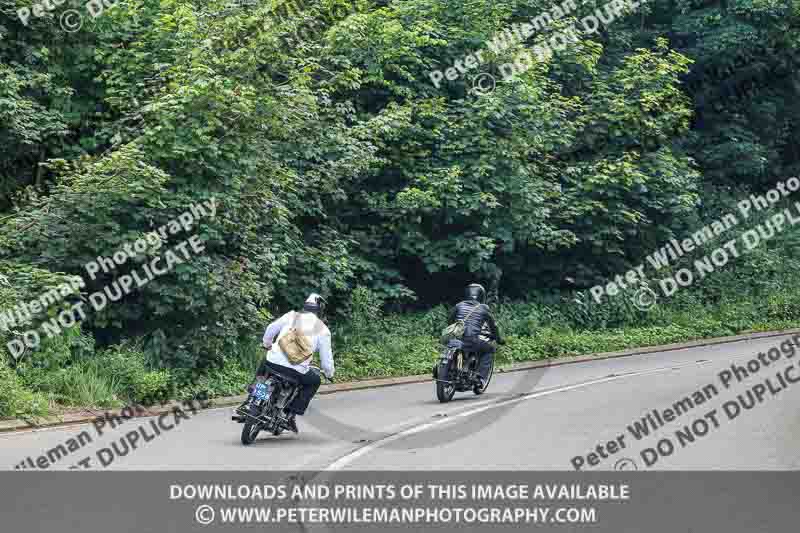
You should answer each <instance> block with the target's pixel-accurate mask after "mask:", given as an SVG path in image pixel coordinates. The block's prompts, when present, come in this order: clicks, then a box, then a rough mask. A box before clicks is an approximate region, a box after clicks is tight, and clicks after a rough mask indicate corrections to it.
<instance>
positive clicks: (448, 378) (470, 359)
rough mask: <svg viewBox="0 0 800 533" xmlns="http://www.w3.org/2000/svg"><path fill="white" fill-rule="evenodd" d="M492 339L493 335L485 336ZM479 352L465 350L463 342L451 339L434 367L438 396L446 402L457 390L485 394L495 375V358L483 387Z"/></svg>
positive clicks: (441, 400)
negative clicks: (479, 370)
mask: <svg viewBox="0 0 800 533" xmlns="http://www.w3.org/2000/svg"><path fill="white" fill-rule="evenodd" d="M482 337H483V338H485V339H486V340H491V337H484V336H482ZM478 360H479V358H478V353H477V352H470V351H465V350H464V347H463V342H461V341H460V340H451V341H450V342H448V343H447V346H445V347H444V348H443V349H442V353H441V355H440V356H439V362H438V364H436V365H435V366H434V367H433V379H434V381H435V382H436V397H437V398H438V399H439V401H440V402H442V403H446V402H449V401H450V400H452V399H453V396H454V395H455V393H456V391H458V392H465V391H468V390H472V392H474V393H475V394H483V393H484V392H485V391H486V389H487V388H489V382H490V381H491V380H492V375H494V359H492V365H491V367H490V368H489V375H488V376H487V378H486V382H485V383H484V384H483V387H481V385H480V381H479V379H478V378H479V375H478Z"/></svg>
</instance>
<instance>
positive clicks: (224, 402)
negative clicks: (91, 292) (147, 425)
mask: <svg viewBox="0 0 800 533" xmlns="http://www.w3.org/2000/svg"><path fill="white" fill-rule="evenodd" d="M793 333H800V328H792V329H785V330H780V331H764V332H755V333H744V334H739V335H732V336H728V337H715V338H711V339H702V340H697V341H688V342H681V343H673V344H665V345H661V346H647V347H641V348H631V349H628V350H621V351H616V352H603V353H598V354H588V355H579V356H571V357H557V358H553V359H543V360H538V361H525V362H521V363H514V364H511V365H506V366H504V367H501V368H498V370H497V372H498V373H508V372H521V371H524V370H533V369H536V368H545V367H551V366H562V365H569V364H577V363H586V362H590V361H602V360H604V359H614V358H618V357H630V356H634V355H647V354H651V353H660V352H671V351H675V350H683V349H686V348H700V347H703V346H714V345H717V344H728V343H732V342H743V341H751V340H757V339H763V338H770V337H781V336H784V335H791V334H793ZM431 380H432V378H431V375H430V374H422V375H416V376H402V377H393V378H378V379H366V380H362V381H350V382H346V383H334V384H331V385H322V386H321V387H320V389H319V391H318V393H317V394H322V395H324V394H334V393H337V392H348V391H356V390H365V389H376V388H381V387H393V386H397V385H410V384H414V383H424V382H427V381H431ZM245 399H247V395H246V394H243V395H239V396H227V397H223V398H212V399H210V400H208V403H209V407H208V409H219V408H225V407H230V406H232V405H237V404H239V403H241V402H243V401H244V400H245ZM180 405H182V404H181V402H178V401H173V402H168V403H165V404H164V405H158V406H152V407H150V408H147V409H145V412H144V414H142V415H141V416H134V417H133V418H144V417H148V416H154V415H158V414H161V413H166V412H169V411H170V410H171V409H172V407H174V406H180ZM121 411H122V410H121V409H120V410H119V411H114V412H112V411H108V413H109V414H110V415H114V414H117V415H120V413H121ZM105 412H106V411H101V410H91V409H81V410H79V411H74V412H67V413H65V414H63V415H62V416H60V417H57V418H49V419H45V421H44V422H42V423H39V424H35V425H34V424H31V423H29V422H26V421H24V420H0V433H8V432H12V431H32V430H36V429H41V428H50V427H58V426H73V425H79V424H88V423H91V422H92V420H94V419H95V418H97V417H98V416H102V415H103V414H104V413H105Z"/></svg>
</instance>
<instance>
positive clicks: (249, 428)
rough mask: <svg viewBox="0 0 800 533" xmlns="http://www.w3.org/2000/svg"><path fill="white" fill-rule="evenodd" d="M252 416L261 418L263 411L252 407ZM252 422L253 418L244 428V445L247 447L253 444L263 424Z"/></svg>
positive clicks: (248, 420) (249, 419)
mask: <svg viewBox="0 0 800 533" xmlns="http://www.w3.org/2000/svg"><path fill="white" fill-rule="evenodd" d="M250 414H251V415H252V416H259V415H260V414H261V409H259V408H258V407H256V406H255V405H252V406H250ZM251 420H252V419H251V418H248V419H247V422H245V423H244V426H243V427H242V444H244V445H245V446H247V445H249V444H253V443H254V442H255V441H256V437H258V434H259V432H261V422H252V421H251Z"/></svg>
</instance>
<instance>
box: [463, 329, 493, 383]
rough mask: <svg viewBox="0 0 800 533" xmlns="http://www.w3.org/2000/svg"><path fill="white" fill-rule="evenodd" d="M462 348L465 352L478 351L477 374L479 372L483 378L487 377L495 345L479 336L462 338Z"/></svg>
mask: <svg viewBox="0 0 800 533" xmlns="http://www.w3.org/2000/svg"><path fill="white" fill-rule="evenodd" d="M464 350H465V351H467V352H478V354H479V357H478V374H480V376H481V377H482V378H483V379H486V378H488V377H489V369H490V368H491V366H492V360H493V359H494V352H495V351H496V350H497V347H496V346H495V345H494V344H492V343H491V342H488V341H485V340H483V339H480V338H476V339H464Z"/></svg>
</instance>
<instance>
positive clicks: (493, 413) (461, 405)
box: [0, 337, 800, 471]
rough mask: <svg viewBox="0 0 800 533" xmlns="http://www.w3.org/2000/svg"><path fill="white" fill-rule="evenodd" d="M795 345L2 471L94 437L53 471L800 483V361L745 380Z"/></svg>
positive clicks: (723, 352) (389, 393)
mask: <svg viewBox="0 0 800 533" xmlns="http://www.w3.org/2000/svg"><path fill="white" fill-rule="evenodd" d="M786 339H788V337H773V338H766V339H758V340H751V341H744V342H736V343H727V344H721V345H715V346H709V347H703V348H687V349H682V350H675V351H669V352H657V353H652V354H647V355H638V356H631V357H622V358H616V359H607V360H602V361H591V362H585V363H579V364H569V365H563V366H558V367H552V368H549V369H537V370H533V371H523V372H511V373H505V374H496V375H495V377H494V379H493V380H492V383H491V385H490V387H489V390H488V391H487V393H486V394H484V395H482V396H475V395H473V394H472V393H471V392H470V393H457V394H456V397H455V399H454V400H453V401H452V402H450V403H449V404H440V403H439V402H438V401H437V400H436V398H435V393H434V385H433V382H430V383H421V384H413V385H403V386H395V387H387V388H380V389H372V390H361V391H354V392H342V393H336V394H330V395H324V396H318V397H317V398H315V400H314V402H313V403H312V407H311V409H310V410H309V413H308V414H307V415H306V416H305V417H303V418H300V419H299V426H300V434H299V435H293V434H286V435H282V436H280V437H271V436H268V435H262V436H260V437H259V440H258V441H257V442H256V443H255V444H253V445H251V446H248V447H245V446H242V445H241V443H240V441H239V435H240V431H241V427H242V426H241V425H240V424H237V423H235V422H233V421H231V420H230V414H231V410H232V409H231V408H220V409H212V410H207V411H199V412H197V413H196V414H192V413H188V414H187V416H186V417H184V418H180V419H179V420H177V421H176V420H173V416H172V415H170V416H169V417H167V418H164V419H162V423H163V424H164V425H165V426H168V427H172V426H173V425H174V423H175V422H178V424H177V425H175V426H174V427H172V428H171V429H169V430H164V431H162V432H161V434H160V435H157V436H154V433H155V432H154V430H153V429H152V427H153V425H156V419H147V418H135V419H131V420H128V421H126V422H125V423H124V424H121V425H119V426H117V428H116V429H113V430H112V429H111V428H110V426H109V425H108V424H107V425H106V427H104V428H102V430H103V433H102V434H98V433H99V432H98V430H97V429H96V428H95V427H93V426H92V425H84V426H71V427H65V428H53V429H44V430H38V431H33V432H22V433H12V434H2V435H0V464H3V465H4V466H5V468H7V469H13V468H14V467H15V465H17V464H19V463H20V462H21V461H23V460H24V459H25V458H26V457H31V460H32V461H33V462H34V463H36V461H37V459H38V458H39V457H40V456H45V457H46V456H47V454H48V451H49V450H53V449H54V448H56V447H57V446H58V445H59V444H64V449H67V448H68V447H69V444H70V439H77V438H78V435H79V434H81V435H82V439H83V440H82V442H80V443H79V442H78V440H74V441H72V450H71V451H70V450H67V451H68V454H66V455H64V456H62V457H58V455H57V454H56V455H55V456H53V455H52V454H51V459H48V460H46V461H43V462H46V463H47V468H49V469H53V470H63V469H67V468H69V467H70V466H78V467H79V468H83V467H84V466H86V465H88V466H89V468H91V469H93V470H103V469H127V470H166V469H169V470H258V469H264V470H300V469H308V470H317V469H332V470H337V469H359V470H360V469H394V470H431V469H441V470H497V469H508V470H520V469H527V470H574V467H575V465H579V466H580V468H581V470H582V471H598V470H612V469H620V470H626V469H634V468H636V469H639V470H648V469H649V470H717V469H719V470H730V469H737V470H738V469H745V470H772V469H776V470H791V469H797V468H798V467H800V448H798V446H796V444H795V443H796V442H797V438H798V436H800V415H798V410H797V409H796V406H797V405H798V400H800V364H798V362H800V355H798V356H796V357H787V355H788V353H789V351H790V347H789V345H788V344H785V345H784V350H785V351H786V353H784V352H780V353H778V354H776V352H773V355H779V358H778V360H777V361H772V360H771V359H770V358H769V356H768V355H764V356H762V357H763V359H764V361H766V363H767V364H765V363H764V362H759V363H758V366H759V368H758V369H757V370H755V371H752V369H754V368H755V366H754V365H753V363H751V371H749V375H748V377H743V376H741V381H739V380H738V379H737V378H736V377H735V376H734V375H733V371H732V370H731V365H733V364H735V365H740V366H742V367H744V368H746V367H747V364H748V361H750V360H751V359H754V358H756V357H757V356H758V353H759V352H760V351H761V352H765V353H766V352H767V351H768V350H769V349H770V348H771V347H773V346H775V347H777V346H779V345H780V343H781V341H784V340H786ZM793 349H796V350H797V351H798V353H799V354H800V347H796V348H793ZM726 371H727V372H728V374H724V372H726ZM721 373H723V374H722V375H721ZM779 375H780V377H779ZM727 377H730V380H729V382H728V383H727V387H726V386H725V384H724V383H723V382H724V381H725V379H723V378H727ZM768 378H769V382H768V381H767V379H768ZM791 380H798V381H799V383H797V384H794V383H792V381H791ZM748 391H750V392H749V393H748ZM756 393H758V394H756ZM748 394H749V396H748ZM740 395H741V400H739V399H738V397H739V396H740ZM687 397H688V398H689V403H687V402H686V400H684V398H687ZM751 398H752V399H753V400H754V402H750V401H749V400H750V399H751ZM676 403H677V404H679V405H676ZM751 403H754V405H753V406H752V407H751V408H744V407H742V405H743V404H744V405H745V406H747V407H750V405H751ZM737 404H738V406H739V407H738V410H737V409H736V408H735V407H734V406H735V405H737ZM653 410H656V411H657V412H658V415H655V414H651V417H652V419H653V423H652V424H651V423H650V422H647V421H646V420H645V422H647V424H648V425H650V426H651V427H650V430H649V435H646V436H645V435H642V434H641V433H640V432H637V431H636V430H637V428H636V426H635V425H634V423H635V422H636V421H639V424H640V425H643V424H642V418H643V417H645V416H646V415H647V414H648V413H652V411H653ZM670 411H671V415H670ZM657 417H660V419H661V422H659V420H658V418H657ZM151 420H152V424H151V423H150V422H151ZM669 420H671V421H669ZM698 420H699V421H698ZM662 422H663V423H662ZM140 426H142V427H145V433H141V432H140V435H146V436H151V437H153V438H152V440H150V441H149V442H144V437H142V438H140V439H139V440H138V442H136V449H131V448H130V447H129V446H126V445H125V444H126V441H125V434H126V433H129V432H132V431H137V428H139V427H140ZM629 426H631V428H629ZM652 426H658V427H656V428H655V429H654V428H653V427H652ZM676 432H678V433H680V434H678V433H676ZM637 433H639V435H638V436H639V438H637V435H636V434H637ZM121 439H122V441H121ZM89 440H91V442H89ZM128 442H130V438H129V440H128ZM609 443H610V444H609ZM659 443H660V449H661V452H662V453H661V454H659V455H658V457H657V458H656V457H655V456H656V454H657V452H656V450H657V449H658V444H659ZM114 444H115V445H116V449H115V448H114V446H113V445H114ZM598 446H600V449H599V450H598ZM103 449H105V450H106V451H102V450H103ZM647 449H652V450H653V451H649V452H648V451H644V452H643V450H647ZM592 454H594V455H592ZM87 457H88V458H89V460H88V461H87V460H85V458H87ZM82 460H83V464H82V465H80V461H82ZM103 462H106V463H109V464H108V465H107V466H104V465H103V464H102V463H103ZM648 463H649V464H648Z"/></svg>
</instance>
